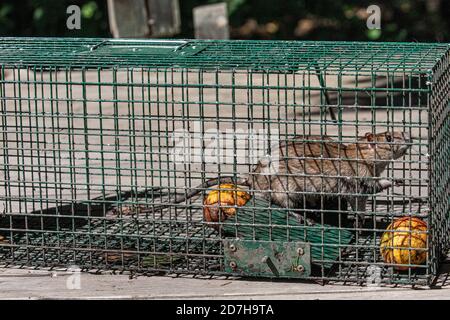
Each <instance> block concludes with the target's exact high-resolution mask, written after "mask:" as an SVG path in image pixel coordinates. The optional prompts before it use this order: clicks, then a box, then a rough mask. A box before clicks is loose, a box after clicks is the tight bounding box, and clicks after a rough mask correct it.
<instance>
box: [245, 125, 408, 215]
mask: <svg viewBox="0 0 450 320" xmlns="http://www.w3.org/2000/svg"><path fill="white" fill-rule="evenodd" d="M314 140H316V141H314ZM410 146H411V139H410V136H409V135H408V134H407V133H404V132H399V131H393V132H383V133H379V134H376V135H374V134H372V133H366V134H365V135H364V137H362V138H360V139H358V140H357V141H356V142H355V143H352V144H343V143H339V142H336V141H334V140H332V139H331V138H330V137H327V136H325V137H321V136H302V137H296V138H294V141H292V142H288V143H285V144H283V145H281V146H280V154H279V160H278V161H277V164H273V163H271V162H270V161H260V162H259V163H258V164H257V166H256V168H255V169H254V170H253V172H252V173H250V175H249V179H248V185H249V186H250V187H251V188H252V189H253V190H254V191H255V192H261V193H263V195H264V197H265V198H266V199H268V200H269V199H270V200H271V201H272V202H273V203H275V204H277V205H279V206H281V207H284V208H293V209H301V208H303V205H304V202H305V201H306V202H307V203H308V204H309V205H310V204H311V203H315V202H318V201H320V197H321V195H323V196H324V198H325V199H326V198H335V197H336V195H338V194H341V195H342V198H343V199H345V200H347V201H348V203H349V204H350V206H351V208H352V210H353V212H354V213H358V214H359V216H360V217H363V216H364V211H365V208H366V201H367V198H368V196H369V194H373V193H378V192H381V191H383V190H384V189H387V188H389V187H391V186H392V183H391V181H389V180H387V179H380V178H379V177H380V175H381V173H382V172H383V171H384V169H385V168H386V167H387V165H388V164H389V162H390V161H391V160H395V159H398V158H400V157H402V156H403V155H405V153H406V152H407V150H408V149H409V147H410ZM316 207H317V206H316Z"/></svg>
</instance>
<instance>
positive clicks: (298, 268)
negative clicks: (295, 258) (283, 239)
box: [294, 265, 305, 272]
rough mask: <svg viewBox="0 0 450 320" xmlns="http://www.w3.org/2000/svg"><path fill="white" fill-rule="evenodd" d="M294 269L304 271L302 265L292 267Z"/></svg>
mask: <svg viewBox="0 0 450 320" xmlns="http://www.w3.org/2000/svg"><path fill="white" fill-rule="evenodd" d="M294 271H297V272H303V271H305V267H303V266H302V265H298V266H297V267H295V268H294Z"/></svg>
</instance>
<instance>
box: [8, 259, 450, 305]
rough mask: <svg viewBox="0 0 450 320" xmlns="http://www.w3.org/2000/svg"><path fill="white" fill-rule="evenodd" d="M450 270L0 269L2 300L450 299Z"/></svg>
mask: <svg viewBox="0 0 450 320" xmlns="http://www.w3.org/2000/svg"><path fill="white" fill-rule="evenodd" d="M449 275H450V259H448V260H447V261H445V262H444V264H443V265H442V270H441V276H440V277H439V279H438V281H437V283H436V285H435V286H434V287H433V288H431V289H427V288H416V289H415V288H411V287H361V286H355V285H325V286H322V285H320V284H316V283H313V282H298V281H282V282H280V281H270V280H269V281H249V280H239V279H230V278H210V277H207V278H194V277H192V276H178V277H172V276H165V277H161V276H152V277H149V276H138V277H130V275H126V274H112V273H104V274H91V273H81V274H80V278H79V280H80V281H79V282H77V281H76V280H75V278H74V274H68V273H66V272H63V271H61V272H58V271H44V270H26V269H13V268H2V269H0V287H1V288H2V290H1V291H0V299H182V300H185V299H209V300H210V299H226V300H234V299H267V300H276V299H294V300H312V299H363V300H369V299H388V300H392V299H420V300H424V299H450V279H448V278H449ZM68 283H69V286H68V285H67V284H68ZM78 284H79V286H78ZM74 287H75V288H74ZM77 288H79V289H77Z"/></svg>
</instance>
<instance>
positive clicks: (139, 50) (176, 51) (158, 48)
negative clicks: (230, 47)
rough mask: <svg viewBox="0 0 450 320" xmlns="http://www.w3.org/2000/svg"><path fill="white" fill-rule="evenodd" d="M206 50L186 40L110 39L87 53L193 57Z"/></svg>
mask: <svg viewBox="0 0 450 320" xmlns="http://www.w3.org/2000/svg"><path fill="white" fill-rule="evenodd" d="M205 48H206V45H200V44H198V43H194V42H191V41H186V40H151V39H150V40H149V39H146V40H136V39H108V40H104V41H102V42H99V43H97V44H95V45H93V46H90V47H89V50H88V51H86V53H87V52H93V51H95V52H96V53H105V54H106V53H120V54H131V53H133V54H135V55H173V56H192V55H195V54H197V53H199V52H200V51H202V50H203V49H205Z"/></svg>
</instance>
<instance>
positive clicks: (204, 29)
mask: <svg viewBox="0 0 450 320" xmlns="http://www.w3.org/2000/svg"><path fill="white" fill-rule="evenodd" d="M193 15H194V28H195V38H197V39H229V38H230V31H229V27H228V14H227V4H226V3H224V2H223V3H218V4H211V5H205V6H199V7H196V8H194V10H193Z"/></svg>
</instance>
